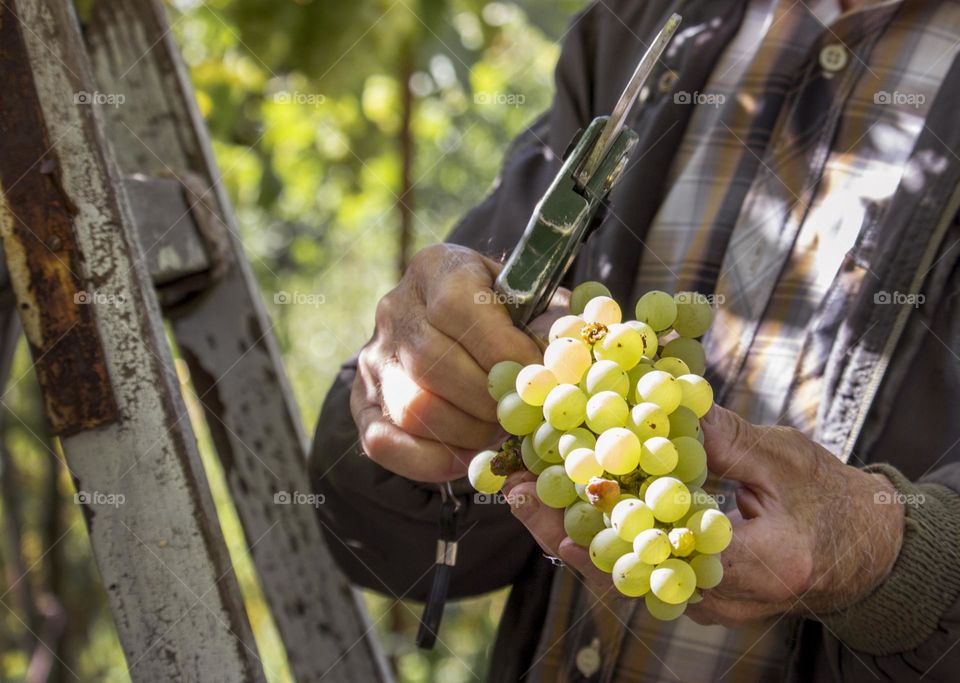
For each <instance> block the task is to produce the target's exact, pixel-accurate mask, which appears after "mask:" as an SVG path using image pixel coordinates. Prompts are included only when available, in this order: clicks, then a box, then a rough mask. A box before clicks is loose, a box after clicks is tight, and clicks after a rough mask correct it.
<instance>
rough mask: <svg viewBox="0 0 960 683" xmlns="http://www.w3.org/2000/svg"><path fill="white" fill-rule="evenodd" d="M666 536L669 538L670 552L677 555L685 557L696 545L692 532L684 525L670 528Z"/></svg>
mask: <svg viewBox="0 0 960 683" xmlns="http://www.w3.org/2000/svg"><path fill="white" fill-rule="evenodd" d="M667 538H669V539H670V548H671V552H672V553H673V554H674V555H676V556H677V557H686V556H687V555H689V554H690V553H692V552H693V550H694V548H695V547H696V545H697V539H696V537H695V536H694V535H693V532H692V531H690V529H687V528H685V527H675V528H673V529H670V533H668V534H667Z"/></svg>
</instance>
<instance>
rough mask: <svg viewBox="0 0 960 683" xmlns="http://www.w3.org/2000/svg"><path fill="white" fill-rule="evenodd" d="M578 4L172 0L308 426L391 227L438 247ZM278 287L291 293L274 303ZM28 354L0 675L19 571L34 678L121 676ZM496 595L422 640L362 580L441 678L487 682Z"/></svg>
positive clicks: (564, 0)
mask: <svg viewBox="0 0 960 683" xmlns="http://www.w3.org/2000/svg"><path fill="white" fill-rule="evenodd" d="M104 1H108V0H104ZM584 4H585V0H523V1H519V0H518V2H487V1H486V0H351V1H350V2H330V1H329V0H209V1H208V2H200V1H199V0H171V1H170V2H169V7H168V9H169V15H170V21H171V23H172V25H173V29H174V34H175V35H176V37H177V39H178V41H179V44H180V45H181V47H182V50H183V55H184V58H185V60H186V61H187V64H188V66H189V69H190V73H191V76H192V78H193V82H194V85H195V87H196V90H197V102H198V104H199V106H200V109H201V111H202V113H203V115H204V116H205V118H206V121H207V125H208V126H209V129H210V132H211V136H212V138H213V142H214V149H215V152H216V156H217V159H218V162H219V164H220V168H221V170H222V172H223V177H224V181H225V184H226V186H227V188H228V190H229V192H230V196H231V198H232V200H233V202H234V206H235V209H236V214H237V218H238V221H239V223H240V227H241V231H242V235H243V238H244V242H245V244H246V248H247V252H248V255H249V257H250V259H251V261H252V263H253V264H254V268H255V271H256V274H257V277H258V280H259V282H260V285H261V288H262V291H263V294H264V298H265V300H266V301H267V303H268V306H270V310H271V315H272V316H273V321H274V323H275V328H274V332H275V334H276V335H277V336H278V338H279V340H280V343H281V346H282V349H283V352H284V359H285V362H286V366H287V372H288V374H289V377H290V379H291V383H292V386H293V390H294V393H295V396H296V399H297V401H298V404H299V406H300V407H301V413H302V417H303V419H304V423H305V424H306V425H308V429H309V428H312V425H313V424H314V423H315V421H316V418H317V415H318V413H319V409H320V405H321V402H322V400H323V397H324V395H325V393H326V391H327V389H328V388H329V386H330V384H331V383H332V381H333V377H334V375H335V373H336V371H337V369H338V367H339V365H340V363H341V362H342V361H344V360H345V359H347V358H349V357H350V356H351V355H352V354H353V353H355V352H356V351H357V349H358V348H359V347H360V346H361V345H362V344H363V343H364V342H365V341H366V339H367V338H368V337H369V336H370V334H371V333H372V330H373V308H374V306H375V303H376V301H377V300H378V299H379V298H380V297H381V296H382V295H383V294H384V293H386V292H387V291H388V290H389V289H390V288H391V287H392V286H393V285H394V283H395V282H396V280H397V277H398V267H399V262H400V261H401V258H400V250H401V234H402V226H403V225H404V221H405V220H406V221H407V223H408V228H409V235H408V237H409V239H410V247H411V249H412V250H416V249H417V248H419V247H422V246H425V245H427V244H430V243H433V242H436V241H439V240H441V239H443V237H444V235H445V234H446V233H447V232H448V231H449V229H450V228H451V226H452V225H453V224H454V222H455V221H456V220H457V218H458V217H459V216H461V215H462V214H463V213H464V212H465V211H466V210H467V209H468V208H469V207H470V206H472V205H474V204H476V203H477V202H479V201H480V200H481V199H482V198H483V196H484V195H485V194H486V192H487V191H488V188H489V187H490V185H491V183H492V182H493V180H494V178H495V176H496V172H497V169H498V168H499V165H500V162H501V159H502V155H503V152H504V150H505V149H506V146H507V145H508V143H509V141H510V140H511V139H512V138H513V137H514V136H515V135H517V134H518V133H519V132H520V131H521V130H522V129H523V127H524V126H525V125H526V124H528V123H529V122H531V121H532V119H533V118H534V117H535V116H536V115H537V114H538V113H539V112H540V111H542V110H543V109H544V108H546V107H547V106H548V104H549V100H550V97H551V93H552V70H553V66H554V64H555V62H556V58H557V55H558V54H559V48H558V46H557V40H559V39H560V37H561V36H562V34H563V31H564V29H565V27H566V25H567V23H568V22H569V20H570V16H571V15H572V13H573V12H575V11H577V10H579V9H580V8H581V7H582V6H583V5H584ZM405 112H406V113H407V115H408V116H407V117H406V118H405ZM407 122H408V125H407ZM405 133H406V134H407V135H408V136H409V143H410V144H408V145H406V146H405V145H404V144H403V139H404V135H405ZM405 168H406V169H407V171H406V173H405V170H404V169H405ZM401 198H402V199H403V202H400V199H401ZM404 207H406V208H404ZM405 212H406V214H407V215H406V218H405V216H404V213H405ZM282 292H286V293H289V294H297V295H307V296H302V297H299V298H297V297H288V298H287V300H290V299H293V300H295V301H303V302H309V303H300V304H287V305H283V304H280V303H277V302H278V301H282V300H283V297H278V296H277V295H278V294H280V293H282ZM29 368H30V362H29V357H28V355H27V354H26V353H25V350H24V349H21V352H20V353H19V355H18V358H17V364H16V368H15V369H14V380H15V381H16V383H15V384H14V385H13V388H12V389H8V392H7V394H5V397H4V401H3V406H4V411H3V413H2V415H3V424H2V426H3V428H4V430H3V436H4V440H5V443H6V444H7V447H8V450H9V452H10V454H11V458H10V461H9V462H10V464H9V466H8V468H7V470H6V471H5V472H3V475H4V476H7V477H11V481H13V482H15V487H16V488H17V491H18V495H17V496H16V500H15V501H13V502H12V504H11V501H7V500H3V501H0V514H3V515H10V514H11V513H12V512H15V513H16V514H17V515H18V516H19V518H20V519H22V520H23V521H22V524H21V526H22V536H21V538H20V540H19V543H18V545H19V550H20V553H19V554H20V556H21V557H20V558H17V559H18V562H19V563H20V566H21V567H22V570H23V571H25V572H26V577H25V578H24V579H23V580H22V581H20V582H19V583H17V577H18V576H19V574H17V573H16V572H13V571H11V567H16V566H17V562H13V561H12V560H13V559H15V558H13V557H12V552H11V550H10V549H9V547H7V546H5V545H4V544H2V543H0V554H3V553H4V549H6V556H0V560H2V561H3V562H4V568H5V569H6V570H7V571H6V572H5V573H4V574H0V595H5V596H6V597H5V598H3V602H4V605H5V606H7V607H8V608H9V609H4V610H0V680H2V681H20V680H24V676H25V674H26V668H27V664H28V654H27V652H26V649H25V647H22V646H21V645H22V644H23V643H24V642H25V641H26V640H28V639H26V638H25V635H27V634H28V631H27V630H26V628H27V626H28V624H26V623H24V622H23V621H22V620H21V619H22V615H23V611H22V610H19V609H18V608H17V604H16V598H17V596H19V595H20V593H21V592H22V591H21V590H16V589H17V586H20V587H21V588H22V586H21V584H25V585H27V586H29V587H30V588H31V589H32V593H34V594H36V595H41V594H45V593H46V592H51V591H52V592H53V593H54V594H55V595H56V596H57V598H58V599H59V601H60V603H62V605H63V608H64V609H65V610H66V612H67V613H69V614H70V620H68V622H67V626H66V630H65V633H64V637H63V638H61V640H60V647H59V648H58V650H57V654H58V656H59V657H60V658H61V660H62V662H60V663H57V664H55V666H54V676H53V677H52V678H51V680H54V681H56V680H74V677H73V676H72V675H71V674H70V673H69V672H70V671H72V672H75V673H76V676H77V678H79V679H80V680H83V681H88V680H89V681H128V680H130V677H129V674H128V673H127V671H126V666H125V665H124V664H123V655H122V653H121V651H120V648H119V644H118V642H117V640H116V634H115V631H114V629H113V625H112V621H111V620H110V617H109V610H108V609H107V607H106V603H105V597H104V594H103V591H102V589H101V588H100V587H99V585H98V583H97V574H96V570H95V567H94V566H93V563H92V559H91V557H90V552H89V545H88V540H87V537H86V533H85V531H84V525H83V521H82V517H81V515H80V511H79V507H78V506H76V505H73V504H72V502H73V491H72V486H71V483H70V481H69V477H68V476H67V475H66V473H65V471H64V470H63V468H62V467H58V466H56V465H55V463H56V462H57V460H56V459H55V457H54V454H55V451H56V449H55V445H54V444H52V443H51V442H49V441H48V440H46V439H44V438H43V437H42V435H43V434H44V425H43V418H42V411H41V406H40V403H39V399H38V397H37V393H36V386H35V383H34V382H33V379H32V377H31V376H30V370H29ZM181 369H182V368H181ZM183 379H184V381H185V382H186V379H187V378H186V376H185V375H184V376H183ZM188 399H189V393H188ZM188 403H189V405H190V407H191V413H193V414H194V415H197V414H198V413H197V410H196V403H195V401H194V400H192V399H190V400H189V401H188ZM194 423H195V426H197V428H198V437H199V438H200V444H201V452H202V454H203V457H204V462H205V465H206V467H207V470H208V473H209V475H210V478H211V487H212V489H213V491H214V496H215V498H216V500H217V502H218V510H219V511H220V516H221V523H222V525H223V529H224V533H225V535H226V536H227V541H228V545H229V547H230V550H231V555H232V557H233V558H234V561H235V563H236V566H237V574H238V576H239V578H240V582H241V585H242V587H243V589H244V592H245V595H246V596H247V599H248V607H249V611H250V614H251V621H252V622H253V625H254V630H255V631H256V634H257V639H258V644H259V646H260V649H261V654H262V657H263V661H264V664H265V668H266V669H267V672H268V677H269V679H270V680H271V681H285V680H289V674H288V671H287V669H286V666H285V662H284V657H283V653H282V648H281V646H280V643H279V639H278V636H277V634H276V632H275V630H274V629H273V627H272V625H271V621H270V617H269V613H268V611H267V610H266V608H265V606H264V604H263V602H262V599H261V598H260V595H259V590H258V586H257V579H256V576H255V574H254V572H253V569H252V567H251V566H250V564H249V558H248V557H247V556H246V553H245V542H244V539H243V536H242V532H241V531H240V527H239V524H238V522H237V520H236V517H235V515H234V514H233V511H232V508H231V505H230V503H229V498H228V495H227V493H226V487H225V486H224V484H223V481H222V478H221V476H220V472H219V468H218V466H217V464H216V462H215V458H214V457H213V455H212V451H211V449H210V447H209V439H208V438H207V436H206V434H205V430H204V429H203V428H202V425H200V424H199V423H198V421H196V420H195V422H194ZM60 534H65V536H64V540H63V541H62V542H60V543H56V541H57V540H58V538H59V536H60ZM504 597H505V593H504V592H503V591H501V592H499V593H496V594H494V595H492V596H487V597H483V598H477V599H473V600H468V601H462V602H460V603H458V604H454V605H451V606H449V607H448V610H447V614H446V616H445V621H444V630H443V632H442V634H441V637H442V640H443V643H442V644H440V645H438V647H437V649H436V650H435V651H432V652H421V651H418V650H417V649H416V648H415V646H414V644H413V641H414V635H415V633H416V625H417V624H416V620H417V616H418V615H419V611H420V607H419V606H418V605H413V604H406V603H398V602H397V601H395V600H394V599H392V598H391V597H384V596H378V595H375V594H372V593H371V594H368V595H367V602H368V605H369V607H370V611H371V617H372V619H373V620H374V622H375V623H376V625H377V632H378V634H379V636H380V638H381V640H382V642H383V645H384V648H385V650H386V652H387V654H388V656H389V657H390V658H391V661H392V663H393V664H394V665H395V667H396V669H397V671H398V674H399V676H398V679H399V680H401V681H406V682H410V683H415V682H416V683H419V682H426V681H444V682H445V683H457V682H458V681H473V680H477V679H482V678H483V677H484V672H485V669H486V660H487V657H488V654H489V648H490V646H491V643H492V638H493V635H494V632H495V629H496V624H497V621H498V618H499V614H500V612H501V610H502V606H503V600H504Z"/></svg>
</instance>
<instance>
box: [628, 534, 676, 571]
mask: <svg viewBox="0 0 960 683" xmlns="http://www.w3.org/2000/svg"><path fill="white" fill-rule="evenodd" d="M672 550H673V549H672V548H671V547H670V538H669V537H668V536H667V532H666V531H664V530H663V529H645V530H643V531H641V532H640V533H639V534H637V535H636V536H635V537H634V539H633V552H635V553H636V554H637V555H638V556H639V557H640V559H641V560H642V561H643V562H645V563H646V564H660V563H661V562H663V561H664V560H665V559H667V558H668V557H670V552H671V551H672Z"/></svg>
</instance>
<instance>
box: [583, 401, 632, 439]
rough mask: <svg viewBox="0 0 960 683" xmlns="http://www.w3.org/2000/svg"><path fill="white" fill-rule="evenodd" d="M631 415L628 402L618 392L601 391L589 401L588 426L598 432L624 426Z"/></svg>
mask: <svg viewBox="0 0 960 683" xmlns="http://www.w3.org/2000/svg"><path fill="white" fill-rule="evenodd" d="M629 415H630V410H629V408H627V402H626V401H624V400H623V397H622V396H621V395H620V394H618V393H616V392H613V391H601V392H599V393H597V394H594V395H593V396H591V397H590V400H588V401H587V427H589V428H590V429H591V430H592V431H593V432H595V433H597V434H602V433H603V432H605V431H607V430H608V429H613V428H614V427H623V426H624V425H625V424H626V423H627V417H629Z"/></svg>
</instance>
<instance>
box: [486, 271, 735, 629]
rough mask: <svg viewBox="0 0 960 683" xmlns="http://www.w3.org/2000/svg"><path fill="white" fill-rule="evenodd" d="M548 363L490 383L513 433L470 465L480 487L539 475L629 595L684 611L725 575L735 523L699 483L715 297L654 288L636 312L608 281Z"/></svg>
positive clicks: (561, 334)
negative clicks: (627, 315)
mask: <svg viewBox="0 0 960 683" xmlns="http://www.w3.org/2000/svg"><path fill="white" fill-rule="evenodd" d="M570 309H571V312H570V315H566V316H563V317H562V318H559V319H558V320H557V321H556V322H555V323H554V324H553V326H552V327H551V329H550V334H549V339H548V342H549V343H548V345H547V347H546V350H545V351H544V354H543V362H542V363H538V364H535V365H528V366H526V367H523V366H521V365H520V364H519V363H514V362H512V361H504V362H502V363H498V364H497V365H496V366H494V367H493V368H492V369H491V371H490V374H489V377H488V388H489V391H490V395H491V396H493V398H494V399H495V400H496V401H497V417H498V419H499V422H500V424H501V425H502V426H503V428H504V429H505V430H506V431H507V432H508V433H510V434H512V435H513V436H512V437H511V438H510V439H508V440H507V441H506V442H505V443H504V445H503V447H502V448H501V449H500V451H484V452H482V453H479V454H478V455H477V456H476V457H475V458H474V459H473V461H472V462H471V464H470V470H469V478H470V482H471V483H472V484H473V486H474V488H476V489H477V490H478V491H481V492H483V493H496V492H497V491H499V490H500V488H501V487H502V486H503V482H504V480H505V479H506V477H507V475H509V474H510V473H511V472H514V471H518V470H522V469H526V470H529V471H530V472H532V473H533V474H535V475H537V485H536V488H537V497H538V498H539V499H540V501H541V502H542V503H543V504H545V505H549V506H550V507H554V508H560V509H564V510H565V512H564V528H565V529H566V532H567V535H568V536H569V537H570V538H571V539H572V540H573V541H574V542H575V543H577V544H579V545H581V546H583V547H585V548H588V549H589V554H590V558H591V559H592V560H593V563H594V564H595V565H596V566H597V567H598V568H600V569H601V570H603V571H605V572H608V573H610V574H612V578H613V583H614V585H615V586H616V587H617V589H618V590H619V591H620V592H621V593H623V594H624V595H626V596H630V597H636V598H639V597H643V598H644V601H645V604H646V606H647V609H648V610H649V611H650V613H651V614H652V615H653V616H654V617H656V618H658V619H662V620H672V619H676V618H678V617H679V616H680V615H681V614H683V612H684V610H685V609H686V606H687V604H690V603H694V602H697V601H699V600H700V599H701V594H700V591H702V590H706V589H709V588H713V587H714V586H716V585H717V584H719V583H720V580H721V579H722V578H723V565H722V564H721V562H720V553H721V552H722V551H723V550H724V549H725V548H726V547H727V545H729V543H730V541H731V538H732V534H733V529H732V526H731V524H730V520H729V519H728V518H727V516H726V515H725V514H724V513H723V512H721V511H720V510H719V507H718V505H717V503H716V501H715V500H714V499H713V498H712V497H711V496H710V495H709V494H707V493H706V492H705V491H704V490H703V489H702V488H701V486H702V485H703V483H704V481H705V480H706V478H707V455H706V451H704V448H703V434H702V432H701V430H700V418H702V417H703V416H704V415H705V414H706V413H707V411H709V410H710V407H711V406H712V405H713V389H712V388H711V386H710V384H709V383H708V382H707V380H706V379H704V377H703V373H704V368H705V354H704V350H703V346H702V345H701V344H700V342H699V341H698V338H699V337H701V336H703V334H704V333H706V331H707V329H708V328H709V327H710V323H711V322H712V321H713V310H712V308H711V307H710V305H709V303H708V302H707V300H706V297H704V296H702V295H698V294H696V293H693V292H682V293H679V294H677V295H670V294H667V293H666V292H661V291H652V292H648V293H646V294H644V295H643V296H642V297H641V298H640V300H639V301H638V302H637V306H636V320H628V321H623V320H622V314H621V310H620V306H619V305H618V304H617V302H616V301H614V300H613V298H611V296H610V292H609V291H608V290H607V289H606V287H604V286H603V285H602V284H600V283H598V282H585V283H583V284H581V285H579V286H578V287H576V288H575V289H574V290H573V292H572V293H571V298H570Z"/></svg>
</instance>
